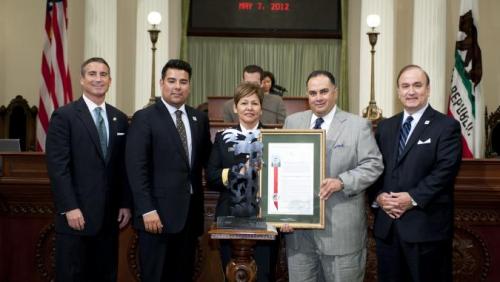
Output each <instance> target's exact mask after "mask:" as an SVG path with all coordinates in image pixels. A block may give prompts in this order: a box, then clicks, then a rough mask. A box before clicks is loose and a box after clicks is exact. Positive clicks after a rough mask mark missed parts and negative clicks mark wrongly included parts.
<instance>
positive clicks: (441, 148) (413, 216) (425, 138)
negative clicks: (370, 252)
mask: <svg viewBox="0 0 500 282" xmlns="http://www.w3.org/2000/svg"><path fill="white" fill-rule="evenodd" d="M402 119H403V113H399V114H397V115H395V116H393V117H391V118H389V119H387V120H383V121H381V122H380V123H379V124H378V128H377V133H376V140H377V143H378V146H379V148H380V151H381V152H382V155H383V156H384V165H385V170H384V174H383V176H382V177H380V179H379V181H377V183H376V184H375V185H374V187H373V188H372V189H373V191H372V193H373V197H372V200H374V199H375V197H376V196H377V195H378V194H380V193H382V192H408V193H409V194H410V196H411V197H412V198H413V199H414V200H415V201H416V202H417V204H418V206H417V207H414V208H412V209H410V210H408V211H407V212H406V213H405V214H403V216H402V217H401V218H399V219H397V220H393V219H391V218H390V217H389V216H388V215H387V214H386V213H385V212H384V211H383V210H382V209H377V210H376V217H375V230H374V234H375V236H376V237H379V238H382V239H383V238H386V237H387V236H388V234H389V231H390V229H391V227H394V228H397V229H398V231H399V234H400V237H401V238H402V239H403V240H405V241H407V242H414V243H415V242H425V241H435V240H443V239H449V238H451V236H452V234H453V189H454V188H453V187H454V181H455V176H456V175H457V173H458V169H459V166H460V161H461V156H462V153H461V151H462V150H461V148H462V147H461V142H460V137H461V135H460V125H459V123H458V122H457V121H456V120H454V119H452V118H449V117H446V116H445V115H443V114H441V113H439V112H438V111H436V110H434V109H433V108H431V107H430V106H429V107H428V108H427V109H426V110H425V112H424V113H423V115H422V117H421V118H420V120H419V122H418V124H417V125H416V127H415V129H414V130H413V132H412V134H411V135H410V139H409V140H408V142H407V144H406V146H405V149H404V151H403V152H402V153H401V156H399V158H398V156H397V151H398V142H399V130H400V128H401V124H402Z"/></svg>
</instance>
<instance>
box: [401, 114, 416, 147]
mask: <svg viewBox="0 0 500 282" xmlns="http://www.w3.org/2000/svg"><path fill="white" fill-rule="evenodd" d="M412 121H413V117H412V116H408V117H407V118H406V120H405V122H404V123H403V126H401V130H400V132H399V151H398V152H399V156H400V155H401V153H402V152H403V150H404V149H405V146H406V141H407V140H406V139H408V134H409V133H410V130H411V122H412Z"/></svg>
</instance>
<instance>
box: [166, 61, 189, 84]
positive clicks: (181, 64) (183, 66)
mask: <svg viewBox="0 0 500 282" xmlns="http://www.w3.org/2000/svg"><path fill="white" fill-rule="evenodd" d="M168 69H176V70H183V71H186V72H187V73H188V74H189V80H191V72H192V69H191V65H190V64H189V63H188V62H186V61H183V60H180V59H171V60H169V61H168V62H167V63H166V64H165V65H164V66H163V69H161V79H165V75H166V74H167V71H168Z"/></svg>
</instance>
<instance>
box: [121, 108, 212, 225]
mask: <svg viewBox="0 0 500 282" xmlns="http://www.w3.org/2000/svg"><path fill="white" fill-rule="evenodd" d="M186 112H187V117H188V119H189V126H190V128H191V140H192V152H191V165H190V164H189V161H188V159H187V157H186V154H185V152H184V149H183V147H182V141H181V139H180V137H179V133H178V132H177V128H176V126H175V122H174V120H173V119H172V117H171V115H170V113H169V112H168V109H167V107H166V106H165V105H164V104H163V102H162V100H159V101H158V102H156V103H155V104H154V105H151V106H149V107H147V108H145V109H142V110H139V111H137V112H136V113H135V114H134V116H133V118H132V123H131V124H130V130H129V134H128V138H127V147H126V157H125V158H126V166H127V172H128V173H129V182H130V186H131V189H132V194H133V198H134V204H135V215H134V227H135V228H138V229H141V230H144V221H143V219H142V215H143V214H144V213H147V212H149V211H152V210H156V211H157V212H158V214H159V216H160V219H161V221H162V223H163V226H164V227H163V232H164V233H178V232H180V231H181V230H182V229H183V228H184V226H185V224H186V218H187V216H188V211H189V209H190V208H192V209H193V211H194V216H195V221H194V222H189V224H192V225H193V226H195V228H196V232H197V234H202V233H203V221H204V219H203V212H204V211H203V200H204V199H203V187H202V169H203V167H205V166H206V163H207V161H208V157H209V154H210V149H211V145H212V143H211V142H210V130H209V126H208V118H207V116H206V115H205V114H204V113H202V112H200V111H197V110H195V109H193V108H191V107H189V106H187V105H186ZM191 188H192V189H193V194H192V195H191V193H190V189H191Z"/></svg>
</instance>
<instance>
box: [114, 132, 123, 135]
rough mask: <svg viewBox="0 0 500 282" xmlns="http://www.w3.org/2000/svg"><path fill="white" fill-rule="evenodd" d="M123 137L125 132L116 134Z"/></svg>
mask: <svg viewBox="0 0 500 282" xmlns="http://www.w3.org/2000/svg"><path fill="white" fill-rule="evenodd" d="M123 135H125V132H117V133H116V136H123Z"/></svg>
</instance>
